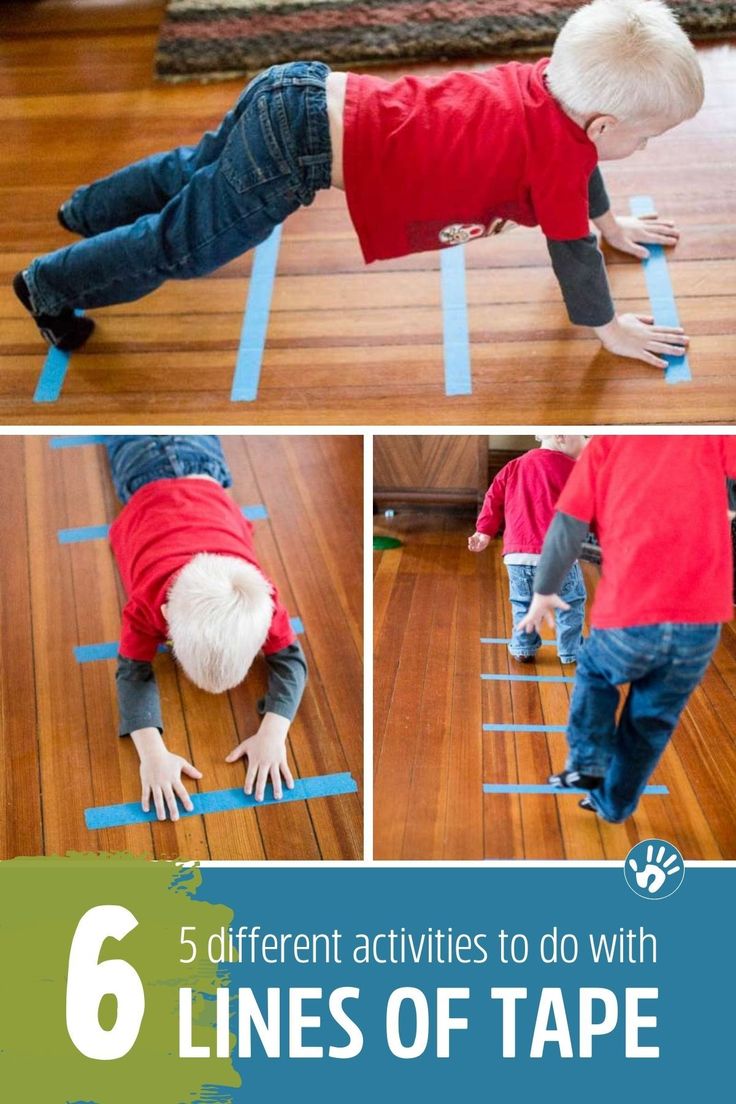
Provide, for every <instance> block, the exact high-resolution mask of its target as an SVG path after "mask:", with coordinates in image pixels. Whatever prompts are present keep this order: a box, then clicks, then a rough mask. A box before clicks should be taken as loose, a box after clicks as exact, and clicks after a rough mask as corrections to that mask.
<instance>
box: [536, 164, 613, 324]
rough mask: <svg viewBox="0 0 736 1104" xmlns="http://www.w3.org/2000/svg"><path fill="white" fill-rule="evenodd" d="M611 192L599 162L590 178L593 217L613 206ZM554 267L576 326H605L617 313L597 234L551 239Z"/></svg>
mask: <svg viewBox="0 0 736 1104" xmlns="http://www.w3.org/2000/svg"><path fill="white" fill-rule="evenodd" d="M610 206H611V205H610V202H609V199H608V193H607V192H606V186H605V184H604V183H603V177H602V176H601V173H600V169H599V168H598V166H597V165H596V167H595V169H594V170H593V172H592V173H591V175H590V180H589V181H588V213H589V215H590V217H591V218H592V219H597V218H600V217H601V215H605V213H606V211H608V210H609V208H610ZM547 249H548V251H549V255H550V259H551V261H552V268H553V269H554V273H555V276H556V277H557V279H558V281H559V284H560V289H561V291H562V298H563V299H564V300H565V306H566V307H567V313H568V315H569V318H570V321H571V322H572V323H574V324H575V325H576V326H605V325H606V324H607V323H608V322H610V321H611V319H612V318H613V316H614V314H615V313H616V311H615V308H614V305H613V299H612V298H611V289H610V287H609V284H608V276H607V274H606V265H605V261H604V260H603V254H602V253H601V251H600V249H599V248H598V241H597V239H596V236H595V234H587V235H586V237H584V238H575V239H574V240H573V241H552V240H551V239H549V238H548V239H547Z"/></svg>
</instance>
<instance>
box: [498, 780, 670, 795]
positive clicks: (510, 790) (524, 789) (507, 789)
mask: <svg viewBox="0 0 736 1104" xmlns="http://www.w3.org/2000/svg"><path fill="white" fill-rule="evenodd" d="M587 792H588V791H587V790H576V789H575V788H574V787H573V786H570V787H567V786H566V787H565V788H564V789H561V788H560V787H559V786H550V785H545V786H541V785H540V786H531V785H530V786H527V785H521V784H516V783H498V784H497V783H495V782H484V783H483V793H488V794H558V795H564V794H584V793H587ZM669 792H670V791H669V790H668V789H667V787H666V786H647V787H646V789H645V790H644V793H645V794H668V793H669Z"/></svg>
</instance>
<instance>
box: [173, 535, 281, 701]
mask: <svg viewBox="0 0 736 1104" xmlns="http://www.w3.org/2000/svg"><path fill="white" fill-rule="evenodd" d="M273 610H274V604H273V598H272V596H271V585H270V583H269V582H268V580H267V579H266V578H265V577H264V576H263V575H262V574H261V572H260V571H259V570H258V568H256V567H254V566H253V565H252V564H249V563H247V562H246V561H245V560H239V559H238V558H237V557H235V556H219V555H214V554H212V553H211V552H200V553H199V555H197V556H195V557H194V559H192V560H190V561H189V563H188V564H187V565H186V567H183V568H182V570H181V571H180V572H179V574H178V575H177V577H176V579H175V580H174V583H173V585H172V587H171V590H170V591H169V594H168V598H167V606H166V620H167V622H168V626H169V631H170V633H171V642H172V645H173V649H174V655H175V656H176V658H177V660H178V661H179V663H180V664H181V666H182V668H183V669H184V671H185V672H186V674H187V675H188V677H189V678H190V679H191V680H192V682H193V683H195V685H196V686H199V687H200V689H202V690H209V692H210V693H211V694H219V693H221V692H222V691H223V690H229V689H231V688H232V687H233V686H237V685H238V683H239V682H242V681H243V679H244V678H245V676H246V675H247V673H248V670H249V668H250V665H251V663H252V662H253V660H254V659H255V657H256V655H257V654H258V652H259V651H260V649H261V647H262V646H263V643H264V641H265V639H266V636H267V635H268V630H269V627H270V625H271V619H272V617H273Z"/></svg>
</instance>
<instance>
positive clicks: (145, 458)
mask: <svg viewBox="0 0 736 1104" xmlns="http://www.w3.org/2000/svg"><path fill="white" fill-rule="evenodd" d="M105 446H106V448H107V455H108V459H109V461H110V473H111V475H112V481H113V484H114V486H115V491H116V493H117V496H118V498H119V499H120V501H121V502H122V503H126V502H127V501H128V500H129V499H130V498H131V497H132V496H133V495H134V494H135V492H136V491H137V490H138V489H139V487H143V486H144V485H145V484H146V483H153V481H154V480H155V479H180V478H181V477H182V476H185V475H210V476H212V478H213V479H216V480H217V482H218V483H220V484H221V485H222V486H223V487H229V486H230V485H231V484H232V481H233V480H232V476H231V474H230V469H229V468H228V466H227V461H226V460H225V457H224V455H223V452H222V446H221V444H220V439H219V437H208V436H207V435H206V434H204V433H197V434H192V435H191V436H185V435H181V436H178V435H176V436H175V435H164V434H158V435H152V436H145V435H143V434H138V435H137V436H125V435H122V434H121V435H116V436H114V437H108V438H107V440H106V442H105Z"/></svg>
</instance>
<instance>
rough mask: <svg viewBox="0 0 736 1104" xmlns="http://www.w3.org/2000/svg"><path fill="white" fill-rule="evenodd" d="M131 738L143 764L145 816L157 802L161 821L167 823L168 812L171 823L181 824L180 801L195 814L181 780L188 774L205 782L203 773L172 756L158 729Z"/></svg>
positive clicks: (133, 734) (136, 733)
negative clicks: (176, 821)
mask: <svg viewBox="0 0 736 1104" xmlns="http://www.w3.org/2000/svg"><path fill="white" fill-rule="evenodd" d="M130 736H131V739H132V741H133V743H134V744H135V747H136V751H137V752H138V756H139V758H140V761H141V806H142V808H143V811H144V813H147V812H148V810H149V809H150V807H151V799H153V804H154V808H155V809H156V815H157V817H158V819H159V820H166V812H167V809H168V813H169V816H170V817H171V819H172V820H178V819H179V808H178V806H177V803H176V799H177V797H178V798H179V800H180V801H181V803H182V805H183V806H184V808H185V809H186V810H187V811H188V812H191V811H192V808H193V806H192V801H191V798H190V797H189V794H188V792H187V788H186V786H185V785H184V783H183V782H182V778H181V776H182V774H186V775H188V776H189V777H190V778H201V777H202V772H201V771H199V770H197V768H196V767H193V766H192V764H191V763H189V762H187V760H186V759H183V758H182V756H181V755H174V754H173V753H172V752H170V751H169V749H168V748H167V747H166V744H165V743H164V740H163V737H162V735H161V733H160V732H159V730H158V729H157V728H141V729H136V730H135V731H134V732H131V733H130Z"/></svg>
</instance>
